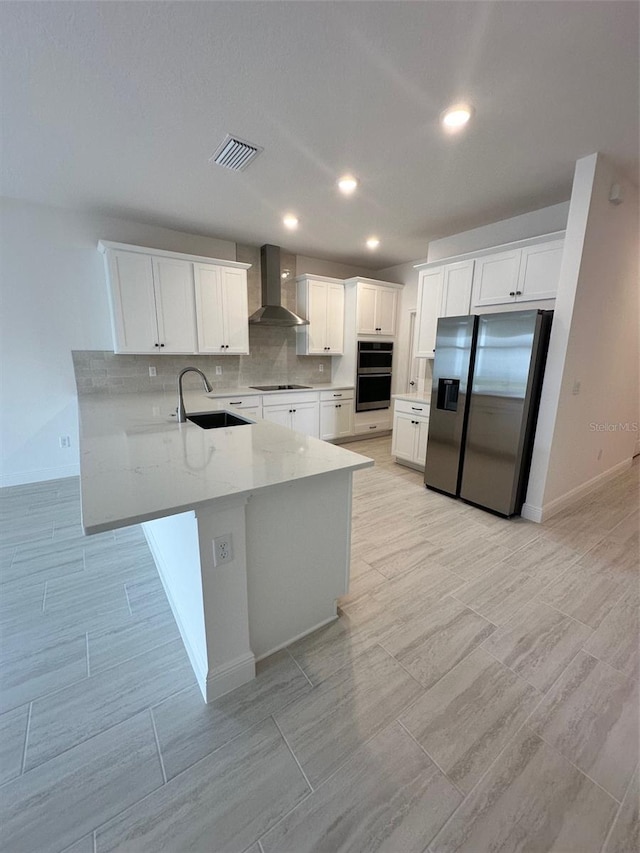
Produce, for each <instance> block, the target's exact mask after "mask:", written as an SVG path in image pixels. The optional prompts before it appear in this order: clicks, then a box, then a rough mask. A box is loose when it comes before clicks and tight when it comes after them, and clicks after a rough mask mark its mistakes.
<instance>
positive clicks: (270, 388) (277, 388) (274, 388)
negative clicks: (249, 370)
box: [249, 385, 311, 391]
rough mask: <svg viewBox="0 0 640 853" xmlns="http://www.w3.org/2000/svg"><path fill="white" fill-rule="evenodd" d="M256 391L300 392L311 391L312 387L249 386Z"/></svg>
mask: <svg viewBox="0 0 640 853" xmlns="http://www.w3.org/2000/svg"><path fill="white" fill-rule="evenodd" d="M249 388H253V389H254V390H255V391H298V390H306V391H309V390H311V385H249Z"/></svg>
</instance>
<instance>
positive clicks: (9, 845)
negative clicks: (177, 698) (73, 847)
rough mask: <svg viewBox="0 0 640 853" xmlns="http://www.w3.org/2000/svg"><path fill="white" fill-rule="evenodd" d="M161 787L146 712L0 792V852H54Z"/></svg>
mask: <svg viewBox="0 0 640 853" xmlns="http://www.w3.org/2000/svg"><path fill="white" fill-rule="evenodd" d="M160 785H162V770H161V767H160V761H159V759H158V750H157V748H156V743H155V738H154V736H153V726H152V724H151V716H150V714H149V712H146V713H144V714H140V715H138V716H137V717H133V718H132V719H129V720H126V721H125V722H123V723H121V724H120V725H118V726H115V727H114V728H112V729H110V730H109V731H108V732H104V733H103V734H100V735H98V736H97V737H95V738H92V739H91V740H89V741H86V742H85V743H83V744H81V745H80V746H77V747H75V748H74V749H71V750H69V751H67V752H65V753H64V754H63V755H60V756H58V757H57V758H54V759H53V760H52V761H48V762H47V763H46V764H44V765H43V766H42V767H39V768H38V769H37V770H33V771H31V772H30V773H25V774H24V776H20V777H19V778H18V779H14V780H13V781H12V782H9V783H8V784H7V785H5V786H4V787H3V788H2V796H1V797H0V816H1V819H0V823H1V824H2V838H3V844H4V849H5V850H7V851H12V853H13V852H14V851H15V853H18V851H25V853H27V851H29V853H31V851H36V850H37V851H38V853H47V851H52V853H58V851H60V850H64V848H65V847H68V846H69V845H70V844H73V843H74V842H75V841H77V840H79V839H81V838H82V837H83V836H85V835H86V834H87V833H89V832H91V831H92V830H93V828H94V827H95V826H97V825H98V824H100V823H103V822H104V821H106V820H109V819H110V818H111V817H113V816H114V815H116V814H118V813H119V812H120V811H122V810H123V809H125V808H127V807H128V806H130V805H131V804H132V803H135V802H136V801H137V800H139V799H140V798H141V797H144V796H145V795H146V794H148V793H150V792H151V791H153V790H154V789H155V788H157V787H159V786H160Z"/></svg>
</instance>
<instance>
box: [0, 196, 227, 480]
mask: <svg viewBox="0 0 640 853" xmlns="http://www.w3.org/2000/svg"><path fill="white" fill-rule="evenodd" d="M0 222H1V227H0V300H1V301H0V392H1V395H2V405H1V406H0V449H1V451H2V470H1V471H0V485H2V486H8V485H14V484H17V483H26V482H33V481H37V480H46V479H51V478H54V477H65V476H71V475H73V474H77V473H78V426H77V407H76V386H75V381H74V375H73V365H72V363H71V350H72V349H80V350H83V349H86V350H90V349H99V350H105V349H112V341H111V331H110V324H109V308H108V303H107V290H106V284H105V275H104V267H103V262H102V256H101V255H100V254H99V252H98V251H97V249H96V244H97V242H98V240H99V239H100V238H103V239H106V240H115V241H120V242H123V243H135V244H139V245H143V246H151V247H153V248H158V249H166V250H168V251H180V252H190V253H194V254H201V255H205V256H209V257H218V258H224V259H226V260H235V243H231V242H229V241H226V240H217V239H214V238H211V237H203V236H197V235H193V234H183V233H181V232H178V231H171V230H169V229H167V228H159V227H155V226H150V225H143V224H141V223H138V222H130V221H127V220H124V219H114V218H112V217H106V216H100V215H97V214H86V213H79V212H71V211H66V210H61V209H58V208H51V207H45V206H43V205H35V204H29V203H26V202H19V201H15V200H9V199H2V202H1V207H0ZM61 435H69V436H71V447H70V448H69V449H64V450H63V449H61V448H60V447H59V441H58V439H59V436H61Z"/></svg>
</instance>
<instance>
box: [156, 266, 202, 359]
mask: <svg viewBox="0 0 640 853" xmlns="http://www.w3.org/2000/svg"><path fill="white" fill-rule="evenodd" d="M153 288H154V293H155V297H156V313H157V318H158V335H159V336H160V347H161V349H162V352H166V353H182V352H184V353H188V352H189V353H190V352H196V351H197V339H196V306H195V296H194V289H193V264H191V263H189V261H177V260H172V259H171V258H153ZM163 344H164V346H163Z"/></svg>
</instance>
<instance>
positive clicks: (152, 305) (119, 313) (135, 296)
mask: <svg viewBox="0 0 640 853" xmlns="http://www.w3.org/2000/svg"><path fill="white" fill-rule="evenodd" d="M107 263H108V266H109V275H108V279H109V297H110V302H111V312H112V328H113V349H114V351H115V352H118V353H120V352H132V353H135V352H138V353H143V352H159V349H160V346H159V345H160V340H159V337H158V326H157V323H156V302H155V296H154V293H153V267H152V264H151V258H150V257H149V255H141V254H138V253H137V252H117V251H116V252H109V253H108V255H107Z"/></svg>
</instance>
